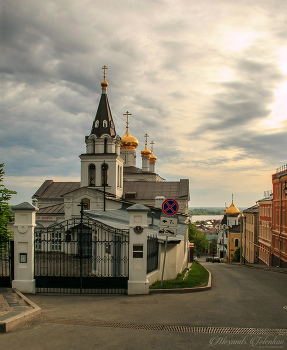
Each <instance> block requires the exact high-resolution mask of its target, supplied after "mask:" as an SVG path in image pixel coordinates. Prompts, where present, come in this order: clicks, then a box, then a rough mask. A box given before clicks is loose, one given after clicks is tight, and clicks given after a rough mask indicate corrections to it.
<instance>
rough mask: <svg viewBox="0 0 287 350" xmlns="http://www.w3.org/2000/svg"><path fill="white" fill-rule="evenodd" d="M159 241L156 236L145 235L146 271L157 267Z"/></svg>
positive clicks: (148, 271)
mask: <svg viewBox="0 0 287 350" xmlns="http://www.w3.org/2000/svg"><path fill="white" fill-rule="evenodd" d="M158 248H159V243H158V239H157V237H156V236H148V237H147V273H150V272H152V271H154V270H156V269H157V268H158Z"/></svg>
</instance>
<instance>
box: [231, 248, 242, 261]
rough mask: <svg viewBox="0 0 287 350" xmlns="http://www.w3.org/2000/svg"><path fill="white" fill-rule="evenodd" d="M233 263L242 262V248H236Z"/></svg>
mask: <svg viewBox="0 0 287 350" xmlns="http://www.w3.org/2000/svg"><path fill="white" fill-rule="evenodd" d="M232 262H240V247H237V248H236V250H235V252H234V254H233V257H232Z"/></svg>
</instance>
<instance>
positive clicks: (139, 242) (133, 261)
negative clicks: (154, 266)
mask: <svg viewBox="0 0 287 350" xmlns="http://www.w3.org/2000/svg"><path fill="white" fill-rule="evenodd" d="M127 211H128V212H129V214H130V223H129V228H130V242H129V281H128V294H129V295H132V294H148V292H149V282H148V280H147V277H146V276H147V227H148V225H147V213H148V212H149V211H150V209H149V208H147V207H146V206H144V205H143V204H140V203H138V204H134V205H132V206H131V207H129V208H128V209H127Z"/></svg>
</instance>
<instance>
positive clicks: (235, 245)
mask: <svg viewBox="0 0 287 350" xmlns="http://www.w3.org/2000/svg"><path fill="white" fill-rule="evenodd" d="M234 247H239V239H238V238H235V240H234Z"/></svg>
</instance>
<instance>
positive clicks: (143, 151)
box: [141, 134, 151, 157]
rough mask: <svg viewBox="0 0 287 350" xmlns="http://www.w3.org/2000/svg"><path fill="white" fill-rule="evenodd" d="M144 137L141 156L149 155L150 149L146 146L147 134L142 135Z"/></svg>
mask: <svg viewBox="0 0 287 350" xmlns="http://www.w3.org/2000/svg"><path fill="white" fill-rule="evenodd" d="M144 137H145V148H144V149H143V150H142V151H141V155H142V157H150V155H151V151H150V150H149V149H148V148H147V138H148V137H149V136H148V134H145V135H144Z"/></svg>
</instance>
